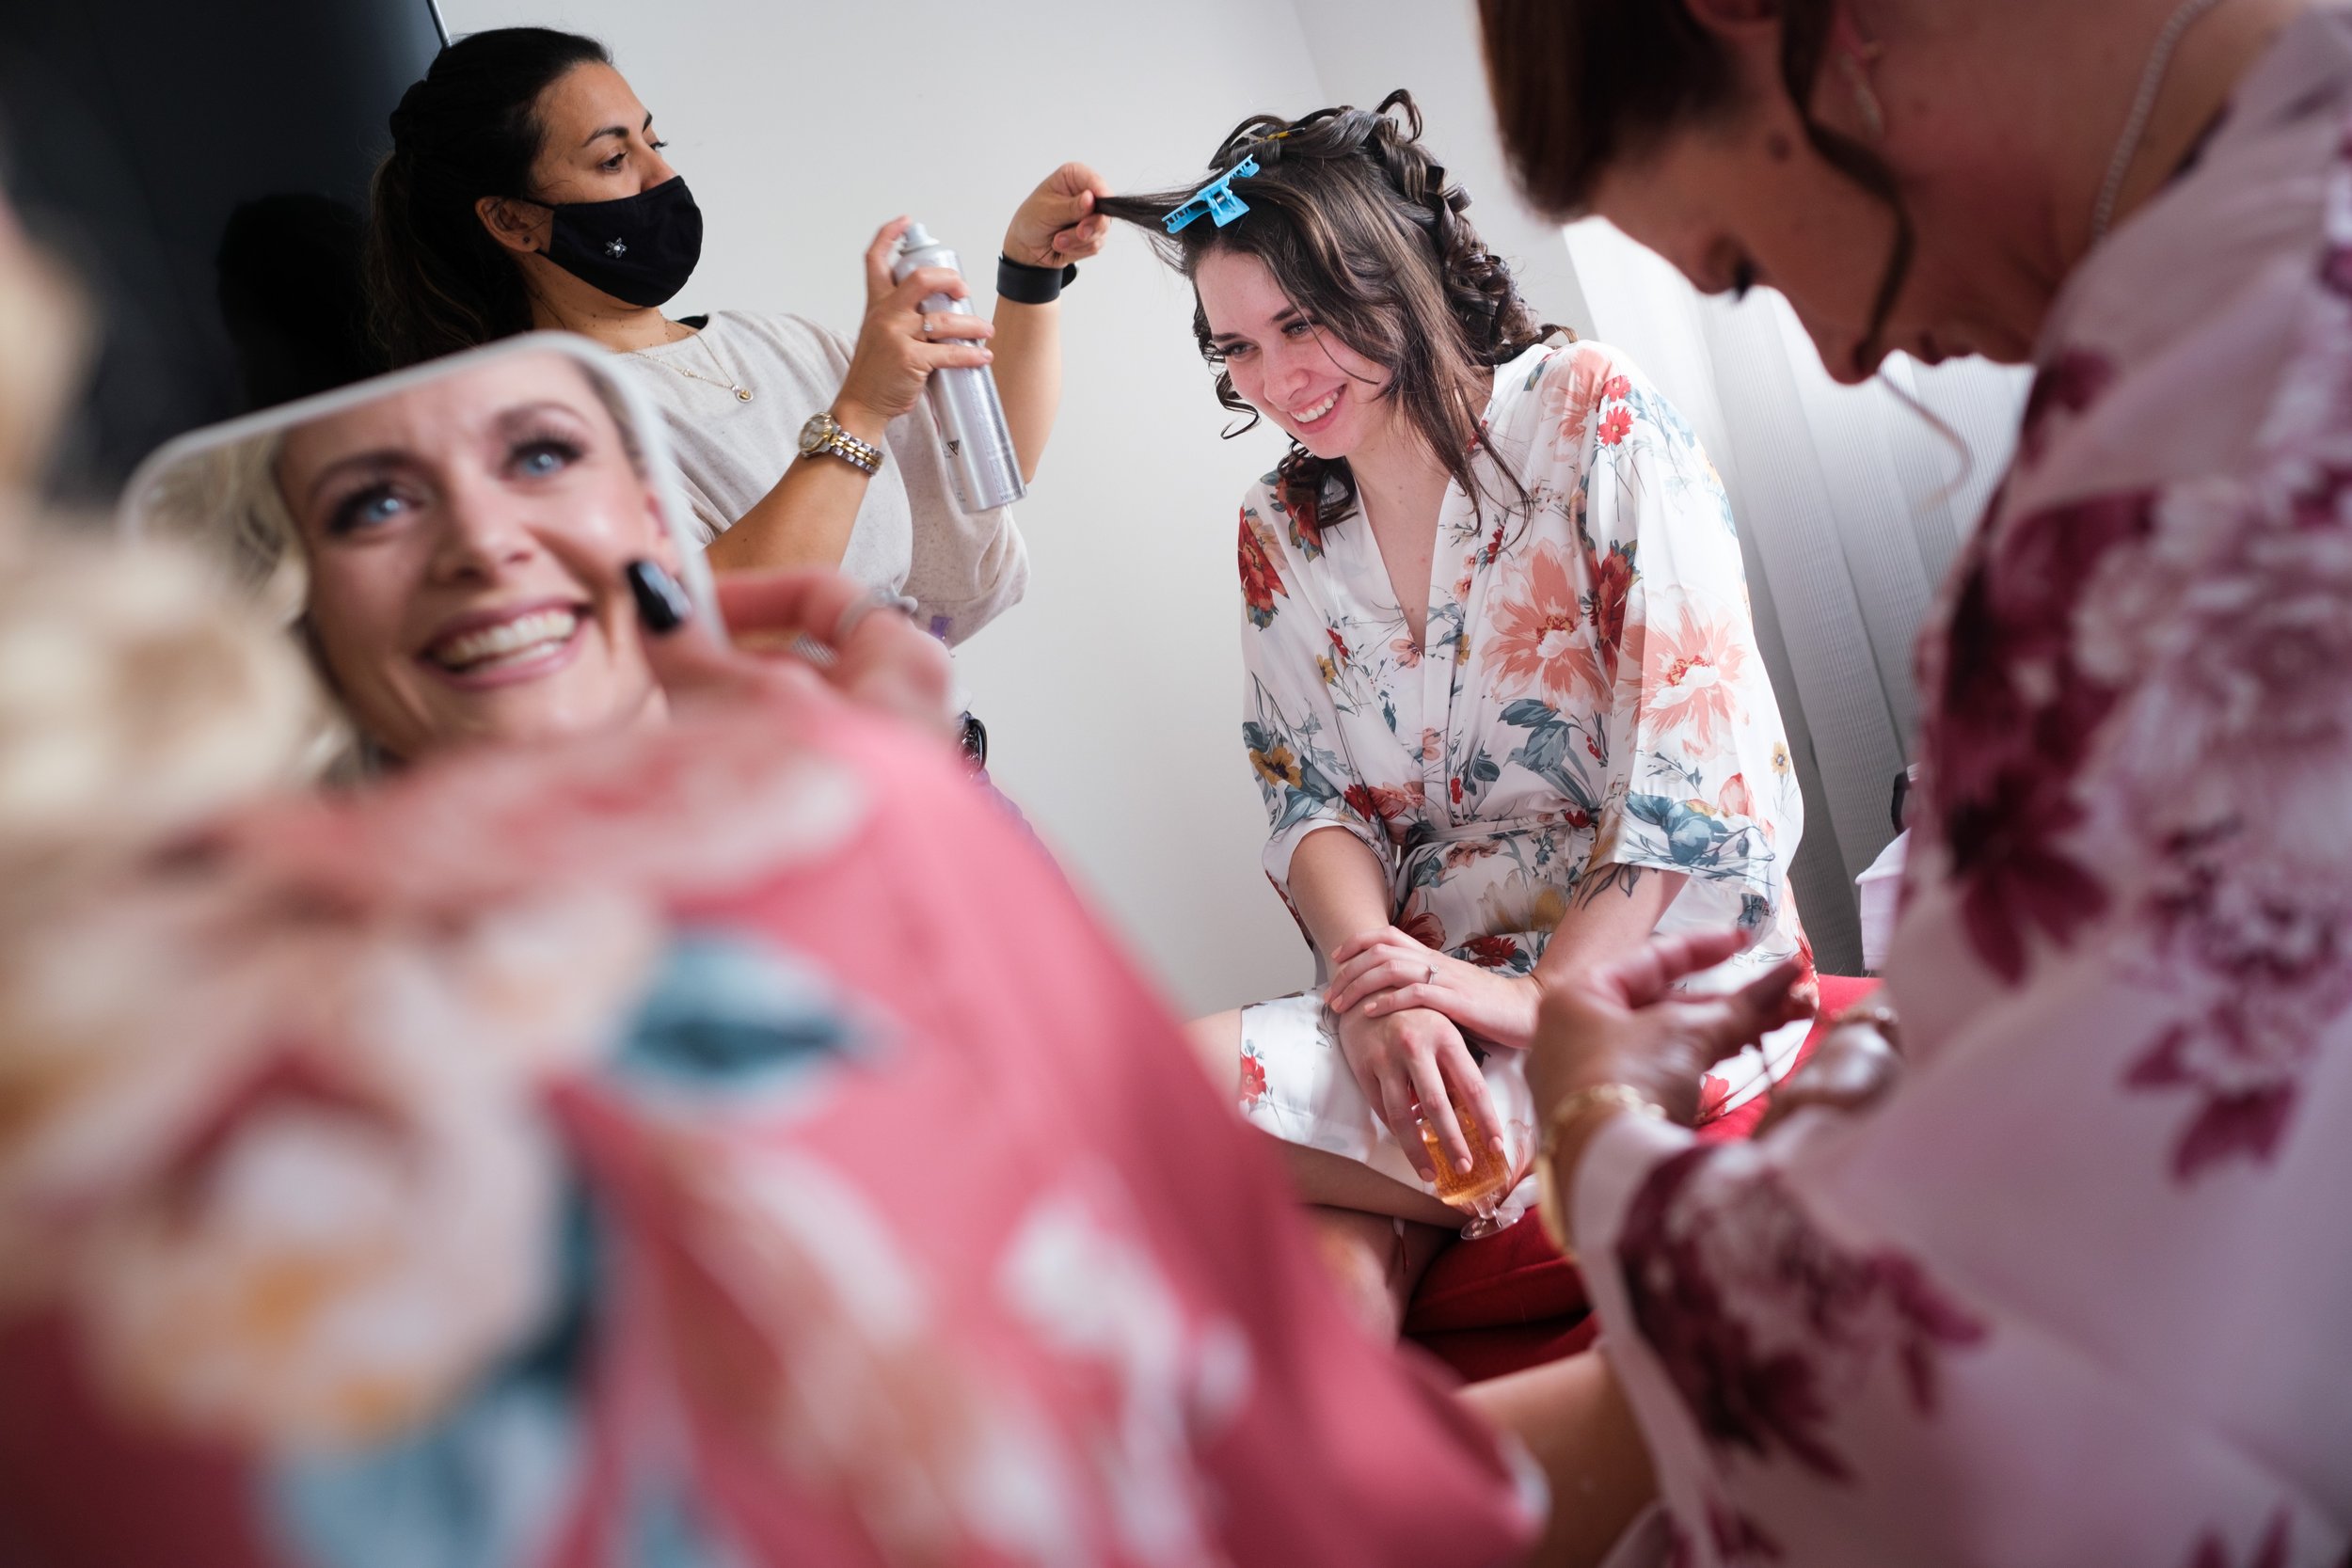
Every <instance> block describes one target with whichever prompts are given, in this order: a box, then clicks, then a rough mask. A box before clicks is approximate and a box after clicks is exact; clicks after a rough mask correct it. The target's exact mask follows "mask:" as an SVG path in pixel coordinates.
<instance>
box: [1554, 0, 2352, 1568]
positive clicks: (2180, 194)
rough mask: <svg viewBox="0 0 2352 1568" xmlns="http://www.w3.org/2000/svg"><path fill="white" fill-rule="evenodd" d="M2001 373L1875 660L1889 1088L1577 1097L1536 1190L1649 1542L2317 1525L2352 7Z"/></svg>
mask: <svg viewBox="0 0 2352 1568" xmlns="http://www.w3.org/2000/svg"><path fill="white" fill-rule="evenodd" d="M2038 360H2039V364H2040V372H2041V373H2040V376H2039V379H2038V380H2037V382H2036V384H2035V388H2034V392H2033V396H2032V399H2031V401H2030V404H2029V405H2028V408H2027V412H2026V429H2025V434H2024V438H2023V440H2022V442H2021V444H2020V447H2019V455H2018V458H2017V461H2016V465H2015V467H2014V468H2013V469H2012V471H2011V472H2010V476H2009V479H2008V482H2007V483H2006V484H2005V486H2004V488H2003V492H2002V494H2001V496H2000V497H1999V498H1998V499H1996V500H1995V502H1994V507H1993V510H1992V515H1990V516H1989V517H1988V519H1987V520H1986V522H1985V524H1984V527H1983V529H1982V530H1981V531H1980V533H1979V536H1978V537H1977V538H1976V539H1975V540H1974V541H1973V542H1972V544H1971V546H1970V547H1969V549H1968V551H1967V552H1966V554H1965V555H1964V556H1963V560H1962V561H1961V562H1959V563H1958V565H1957V566H1956V568H1955V575H1954V578H1953V582H1952V584H1951V586H1950V588H1949V589H1948V591H1947V595H1946V602H1945V607H1944V610H1943V613H1942V616H1941V618H1940V621H1939V624H1938V625H1937V626H1936V627H1934V628H1933V629H1932V630H1931V632H1930V633H1929V634H1928V635H1927V637H1926V638H1925V639H1924V640H1923V643H1922V649H1923V657H1922V661H1921V662H1922V665H1923V674H1924V677H1925V678H1924V680H1923V685H1922V689H1923V692H1924V693H1925V695H1926V697H1927V699H1928V707H1929V710H1930V712H1931V721H1930V724H1929V732H1928V746H1927V752H1928V763H1927V769H1926V773H1927V777H1926V788H1925V790H1924V791H1923V793H1922V796H1920V797H1915V799H1916V800H1919V806H1918V808H1917V811H1916V813H1915V822H1914V825H1913V834H1912V842H1913V847H1912V853H1911V857H1910V863H1909V869H1908V879H1909V883H1908V888H1907V892H1906V905H1905V909H1904V911H1903V914H1902V916H1901V919H1900V923H1899V926H1898V927H1897V930H1896V933H1895V938H1894V944H1893V949H1892V952H1891V955H1890V959H1889V971H1888V984H1889V986H1890V988H1891V990H1892V993H1893V997H1894V1000H1895V1003H1896V1004H1897V1006H1898V1007H1899V1011H1900V1013H1901V1016H1902V1021H1903V1033H1904V1037H1905V1049H1906V1052H1907V1053H1908V1055H1909V1057H1910V1061H1911V1066H1910V1069H1909V1076H1908V1078H1907V1080H1906V1082H1905V1083H1904V1085H1902V1087H1901V1089H1900V1091H1899V1093H1898V1094H1897V1095H1896V1096H1895V1097H1894V1099H1893V1100H1892V1101H1891V1102H1889V1103H1888V1104H1886V1105H1885V1106H1884V1107H1883V1108H1882V1109H1881V1110H1880V1111H1879V1112H1877V1113H1875V1114H1873V1115H1870V1116H1867V1117H1854V1118H1840V1117H1825V1116H1821V1115H1818V1114H1817V1115H1815V1116H1812V1117H1801V1118H1799V1119H1798V1120H1796V1121H1794V1122H1792V1123H1791V1124H1790V1125H1789V1126H1788V1129H1787V1130H1786V1132H1785V1133H1783V1134H1780V1135H1775V1136H1773V1137H1771V1138H1768V1139H1766V1140H1764V1141H1763V1142H1761V1143H1756V1144H1748V1145H1741V1146H1726V1147H1724V1148H1716V1149H1702V1148H1696V1147H1694V1146H1693V1145H1692V1143H1691V1140H1690V1139H1689V1137H1688V1135H1687V1134H1684V1133H1682V1132H1677V1131H1676V1130H1674V1129H1671V1128H1667V1127H1664V1126H1662V1125H1657V1124H1650V1125H1634V1124H1633V1123H1632V1122H1631V1120H1630V1119H1629V1118H1619V1119H1618V1121H1616V1122H1614V1123H1612V1124H1611V1125H1610V1126H1609V1127H1608V1128H1607V1129H1605V1130H1604V1131H1603V1132H1602V1133H1601V1134H1600V1135H1599V1136H1598V1137H1597V1139H1596V1140H1595V1142H1594V1145H1593V1148H1592V1150H1591V1153H1590V1155H1589V1156H1588V1157H1587V1159H1586V1160H1585V1161H1584V1163H1583V1165H1582V1167H1581V1171H1580V1173H1579V1178H1578V1194H1577V1200H1576V1201H1577V1209H1578V1212H1577V1216H1576V1233H1577V1240H1578V1243H1579V1246H1580V1250H1581V1252H1582V1255H1583V1257H1584V1259H1586V1264H1587V1267H1586V1271H1585V1278H1586V1284H1587V1287H1588V1288H1589V1289H1590V1290H1591V1291H1593V1299H1594V1301H1595V1304H1596V1307H1597V1310H1598V1311H1599V1312H1600V1313H1601V1315H1602V1318H1603V1321H1604V1323H1605V1329H1604V1333H1603V1337H1602V1344H1603V1345H1604V1347H1605V1349H1606V1353H1607V1354H1609V1356H1610V1358H1611V1360H1612V1362H1613V1365H1614V1367H1615V1369H1616V1370H1617V1372H1618V1374H1619V1377H1620V1379H1621V1380H1622V1382H1623V1383H1624V1385H1625V1386H1626V1388H1627V1390H1628V1392H1629V1397H1630V1399H1631V1402H1632V1404H1633V1407H1634V1409H1635V1411H1636V1413H1637V1415H1638V1417H1639V1418H1640V1420H1641V1423H1642V1426H1643V1428H1644V1430H1645V1434H1646V1436H1647V1438H1648V1440H1649V1447H1650V1450H1651V1452H1652V1453H1653V1454H1654V1455H1655V1456H1656V1458H1657V1461H1658V1474H1659V1480H1660V1485H1661V1493H1662V1496H1663V1497H1664V1499H1665V1502H1666V1505H1667V1509H1668V1513H1669V1514H1670V1516H1671V1520H1672V1525H1673V1529H1674V1533H1675V1534H1677V1536H1678V1537H1679V1547H1680V1557H1679V1560H1680V1561H1683V1562H1687V1563H1693V1564H1718V1563H1781V1562H1787V1563H1805V1564H1820V1565H1822V1568H1841V1565H1851V1568H1884V1565H1886V1564H1892V1563H1901V1564H1905V1565H1906V1568H1947V1565H1952V1568H1957V1565H1969V1568H1979V1565H1980V1568H2037V1565H2044V1564H2046V1565H2051V1568H2058V1565H2062V1564H2067V1565H2071V1564H2084V1563H2117V1564H2132V1565H2134V1568H2339V1565H2341V1564H2343V1563H2344V1562H2345V1561H2346V1547H2347V1544H2352V1354H2347V1348H2346V1346H2347V1338H2346V1337H2347V1333H2348V1332H2352V1241H2347V1231H2346V1228H2345V1212H2346V1205H2347V1203H2348V1202H2352V14H2348V13H2347V12H2346V11H2345V10H2344V9H2343V8H2323V9H2317V10H2314V11H2312V13H2309V14H2308V15H2306V16H2305V17H2304V18H2303V19H2302V20H2300V21H2299V22H2297V23H2296V24H2294V25H2293V26H2292V27H2291V28H2290V29H2289V31H2288V33H2287V35H2286V36H2285V37H2284V38H2283V39H2282V40H2281V41H2280V43H2279V44H2278V45H2277V46H2276V48H2275V50H2274V51H2273V52H2272V53H2271V54H2270V55H2269V56H2268V57H2267V58H2266V59H2265V60H2264V61H2263V62H2262V63H2261V64H2260V65H2259V66H2258V67H2257V68H2256V69H2255V71H2253V72H2252V74H2251V75H2249V77H2248V78H2247V79H2246V80H2245V81H2243V82H2242V83H2241V84H2240V86H2239V88H2238V91H2237V93H2236V95H2235V100H2234V103H2233V107H2232V109H2231V111H2230V113H2229V115H2228V116H2227V118H2226V119H2224V120H2223V122H2222V123H2221V125H2220V126H2219V128H2218V129H2217V131H2216V133H2215V134H2214V135H2213V137H2212V139H2211V141H2210V142H2209V143H2208V145H2207V146H2206V147H2205V149H2204V150H2203V151H2202V153H2201V157H2200V158H2199V160H2198V162H2197V164H2196V165H2195V166H2194V167H2192V168H2191V169H2190V170H2188V171H2187V172H2186V173H2185V174H2184V175H2182V176H2181V177H2179V179H2178V180H2177V181H2176V182H2175V183H2174V184H2173V185H2172V186H2171V187H2170V188H2169V190H2167V191H2166V192H2165V193H2163V195H2162V196H2161V197H2160V198H2158V199H2157V200H2156V201H2154V202H2153V203H2152V204H2151V205H2150V206H2149V207H2148V208H2147V209H2145V210H2144V211H2143V212H2141V213H2140V214H2136V215H2135V216H2134V218H2133V219H2132V220H2131V221H2130V222H2129V223H2128V224H2126V225H2125V226H2124V227H2123V228H2122V229H2120V230H2118V231H2117V232H2116V234H2115V235H2114V236H2113V237H2112V238H2111V239H2110V240H2109V241H2108V242H2107V243H2106V244H2105V245H2102V246H2101V247H2100V248H2099V249H2098V250H2096V251H2095V252H2093V253H2092V254H2091V255H2090V257H2089V258H2087V259H2086V261H2085V262H2084V263H2083V265H2082V267H2081V268H2080V269H2079V271H2078V272H2077V273H2076V275H2075V276H2074V277H2073V278H2072V279H2071V280H2070V282H2069V283H2068V284H2067V286H2066V288H2065V290H2064V292H2063V293H2061V295H2060V297H2059V299H2058V303H2057V305H2056V308H2055V309H2054V310H2053V312H2052V315H2051V317H2050V319H2049V320H2048V321H2047V322H2046V323H2045V325H2044V329H2043V338H2042V344H2041V346H2040V350H2039V354H2038ZM1611 1260H1613V1264H1614V1266H1612V1261H1611Z"/></svg>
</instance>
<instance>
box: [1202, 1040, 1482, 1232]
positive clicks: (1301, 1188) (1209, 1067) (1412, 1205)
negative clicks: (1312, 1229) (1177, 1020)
mask: <svg viewBox="0 0 2352 1568" xmlns="http://www.w3.org/2000/svg"><path fill="white" fill-rule="evenodd" d="M1184 1038H1185V1040H1186V1041H1187V1042H1188V1043H1189V1044H1190V1045H1191V1046H1192V1053H1193V1056H1194V1057H1195V1059H1197V1060H1198V1061H1199V1062H1200V1069H1201V1070H1202V1071H1203V1072H1206V1073H1207V1074H1208V1075H1209V1082H1210V1083H1211V1084H1213V1085H1216V1091H1217V1092H1218V1093H1219V1094H1222V1095H1229V1096H1232V1097H1233V1098H1235V1099H1236V1100H1238V1099H1239V1097H1240V1094H1241V1010H1240V1009H1239V1008H1234V1009H1232V1010H1231V1011H1228V1012H1222V1013H1211V1014H1210V1015H1209V1016H1208V1017H1206V1018H1197V1019H1194V1020H1193V1021H1192V1022H1190V1023H1187V1024H1185V1025H1184ZM1266 1135H1267V1136H1268V1137H1272V1135H1271V1134H1266ZM1272 1141H1273V1143H1274V1146H1275V1148H1276V1151H1277V1152H1278V1153H1279V1155H1280V1156H1281V1159H1282V1164H1283V1166H1284V1167H1285V1168H1286V1169H1288V1170H1289V1172H1290V1173H1291V1184H1292V1185H1293V1186H1294V1187H1295V1188H1296V1189H1297V1190H1298V1196H1300V1197H1302V1198H1304V1199H1305V1200H1306V1201H1307V1202H1309V1203H1312V1204H1319V1205H1321V1206H1322V1207H1324V1208H1327V1209H1353V1210H1356V1211H1357V1212H1360V1213H1366V1214H1385V1215H1388V1216H1389V1217H1391V1218H1392V1219H1401V1220H1418V1221H1420V1222H1421V1223H1422V1224H1423V1225H1438V1226H1451V1227H1454V1228H1456V1229H1458V1228H1460V1227H1461V1224H1462V1217H1461V1215H1459V1214H1457V1213H1455V1212H1454V1211H1453V1210H1451V1209H1449V1208H1447V1207H1446V1206H1445V1205H1444V1204H1442V1203H1440V1202H1438V1200H1437V1199H1436V1198H1434V1197H1432V1196H1429V1195H1428V1194H1427V1193H1425V1192H1422V1190H1421V1189H1420V1188H1419V1187H1408V1186H1406V1184H1405V1183H1404V1182H1402V1181H1399V1180H1396V1179H1395V1178H1394V1177H1389V1176H1383V1175H1381V1174H1380V1173H1379V1172H1378V1171H1376V1170H1374V1169H1373V1168H1372V1167H1371V1166H1370V1165H1367V1164H1363V1163H1362V1162H1361V1161H1359V1160H1351V1159H1349V1158H1348V1157H1347V1156H1345V1155H1344V1154H1332V1153H1329V1152H1327V1151H1326V1150H1324V1149H1320V1148H1303V1147H1301V1146H1300V1145H1297V1144H1293V1143H1284V1142H1283V1141H1282V1140H1281V1139H1279V1138H1273V1140H1272Z"/></svg>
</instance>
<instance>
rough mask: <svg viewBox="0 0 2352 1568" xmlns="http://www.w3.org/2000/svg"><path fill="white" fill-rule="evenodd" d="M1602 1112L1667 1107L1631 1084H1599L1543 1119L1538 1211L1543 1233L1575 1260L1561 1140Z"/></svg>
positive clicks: (1650, 1112)
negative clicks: (1560, 1155) (1560, 1157)
mask: <svg viewBox="0 0 2352 1568" xmlns="http://www.w3.org/2000/svg"><path fill="white" fill-rule="evenodd" d="M1599 1111H1623V1112H1629V1113H1630V1114H1631V1115H1634V1116H1637V1117H1662V1116H1664V1115H1665V1114H1666V1112H1665V1108H1664V1107H1663V1106H1661V1105H1660V1104H1659V1103H1658V1101H1654V1100H1652V1099H1651V1098H1650V1097H1649V1096H1647V1095H1645V1094H1644V1093H1643V1092H1642V1091H1641V1090H1639V1089H1637V1088H1634V1087H1633V1086H1632V1085H1629V1084H1596V1085H1593V1086H1592V1087H1591V1088H1589V1089H1579V1090H1578V1091H1577V1092H1576V1093H1574V1094H1572V1095H1570V1096H1568V1097H1567V1098H1566V1099H1565V1100H1563V1101H1560V1103H1559V1104H1557V1105H1554V1106H1553V1107H1552V1108H1551V1115H1549V1116H1548V1117H1545V1118H1544V1139H1543V1142H1542V1144H1540V1145H1539V1146H1538V1147H1537V1148H1536V1152H1535V1213H1536V1217H1537V1218H1538V1219H1540V1220H1542V1221H1543V1226H1544V1234H1545V1235H1547V1236H1549V1237H1550V1238H1551V1244H1552V1245H1553V1246H1556V1247H1558V1248H1559V1249H1560V1256H1561V1257H1563V1258H1565V1259H1567V1260H1568V1261H1569V1262H1571V1263H1573V1262H1575V1261H1576V1247H1575V1245H1574V1244H1573V1243H1575V1240H1576V1238H1575V1236H1574V1235H1573V1234H1572V1233H1571V1232H1570V1230H1569V1228H1568V1202H1567V1196H1566V1194H1565V1191H1564V1190H1563V1189H1564V1188H1565V1184H1566V1182H1567V1179H1568V1174H1569V1173H1568V1172H1566V1171H1565V1170H1562V1169H1561V1168H1560V1161H1559V1159H1558V1155H1559V1152H1560V1140H1561V1139H1562V1138H1563V1137H1565V1136H1566V1135H1567V1133H1568V1132H1569V1131H1570V1130H1571V1129H1573V1128H1574V1127H1575V1126H1576V1124H1577V1123H1579V1122H1581V1121H1582V1120H1583V1119H1584V1118H1585V1117H1589V1116H1592V1115H1593V1114H1594V1113H1596V1112H1599Z"/></svg>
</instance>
